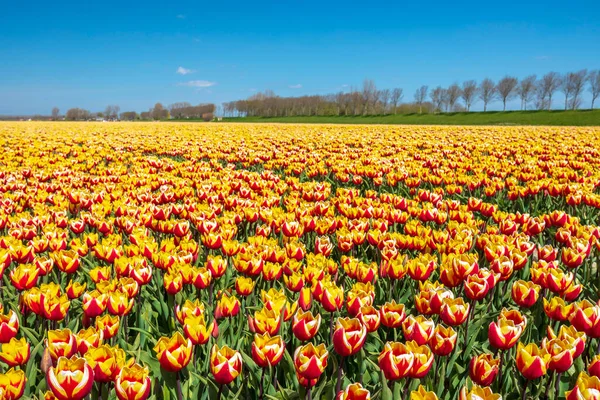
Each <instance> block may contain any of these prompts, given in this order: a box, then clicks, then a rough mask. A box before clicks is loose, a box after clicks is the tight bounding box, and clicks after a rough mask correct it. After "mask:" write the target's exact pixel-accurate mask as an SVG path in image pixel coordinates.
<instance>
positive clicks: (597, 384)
mask: <svg viewBox="0 0 600 400" xmlns="http://www.w3.org/2000/svg"><path fill="white" fill-rule="evenodd" d="M598 393H600V379H598V377H596V376H589V375H588V374H586V373H585V372H582V373H580V374H579V376H578V377H577V382H576V383H575V387H574V388H573V389H572V390H569V391H568V392H566V393H565V396H566V400H582V399H583V400H588V399H591V400H597V399H598V398H599V397H600V396H599V395H598Z"/></svg>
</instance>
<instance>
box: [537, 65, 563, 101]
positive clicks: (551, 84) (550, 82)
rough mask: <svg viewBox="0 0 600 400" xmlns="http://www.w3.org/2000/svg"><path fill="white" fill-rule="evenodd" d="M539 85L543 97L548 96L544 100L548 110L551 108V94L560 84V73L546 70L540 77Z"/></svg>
mask: <svg viewBox="0 0 600 400" xmlns="http://www.w3.org/2000/svg"><path fill="white" fill-rule="evenodd" d="M539 85H540V86H541V91H542V93H543V97H544V98H546V97H547V98H548V100H547V101H544V102H545V104H546V106H547V108H548V110H550V109H551V108H552V96H553V95H554V93H555V92H556V91H557V90H558V88H559V87H560V85H561V78H560V75H559V74H558V73H556V72H548V73H547V74H546V75H544V76H543V77H542V79H541V80H540V83H539Z"/></svg>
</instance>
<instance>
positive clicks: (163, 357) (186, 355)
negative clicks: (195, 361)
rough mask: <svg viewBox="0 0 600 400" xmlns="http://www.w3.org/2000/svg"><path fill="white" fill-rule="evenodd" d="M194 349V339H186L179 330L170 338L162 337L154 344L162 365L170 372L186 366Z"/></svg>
mask: <svg viewBox="0 0 600 400" xmlns="http://www.w3.org/2000/svg"><path fill="white" fill-rule="evenodd" d="M192 350H193V347H192V341H191V340H190V339H185V338H184V337H183V336H182V335H181V333H179V332H175V334H174V335H173V336H172V337H170V338H169V337H164V336H163V337H161V338H160V339H159V340H158V343H156V346H154V351H155V352H156V358H157V359H158V361H159V362H160V366H161V367H162V368H163V369H164V370H166V371H170V372H178V371H180V370H181V369H182V368H185V366H187V365H188V364H189V362H190V359H191V358H192Z"/></svg>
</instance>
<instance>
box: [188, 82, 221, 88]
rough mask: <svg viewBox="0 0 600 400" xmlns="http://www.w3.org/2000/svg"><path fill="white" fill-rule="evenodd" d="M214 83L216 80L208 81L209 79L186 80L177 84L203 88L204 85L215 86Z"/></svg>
mask: <svg viewBox="0 0 600 400" xmlns="http://www.w3.org/2000/svg"><path fill="white" fill-rule="evenodd" d="M216 84H217V82H210V81H188V82H181V83H179V84H178V86H188V87H195V88H205V87H211V86H215V85H216Z"/></svg>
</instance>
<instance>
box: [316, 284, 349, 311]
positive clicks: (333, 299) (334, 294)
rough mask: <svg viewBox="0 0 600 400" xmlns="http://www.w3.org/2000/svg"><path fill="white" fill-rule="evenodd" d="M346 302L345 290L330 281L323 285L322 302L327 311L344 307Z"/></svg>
mask: <svg viewBox="0 0 600 400" xmlns="http://www.w3.org/2000/svg"><path fill="white" fill-rule="evenodd" d="M343 302H344V290H343V289H342V288H341V287H338V286H336V285H335V284H334V283H328V284H326V285H324V286H323V294H322V296H321V304H322V305H323V308H324V309H325V311H327V312H330V313H332V312H334V311H336V310H339V309H340V308H342V304H343Z"/></svg>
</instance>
